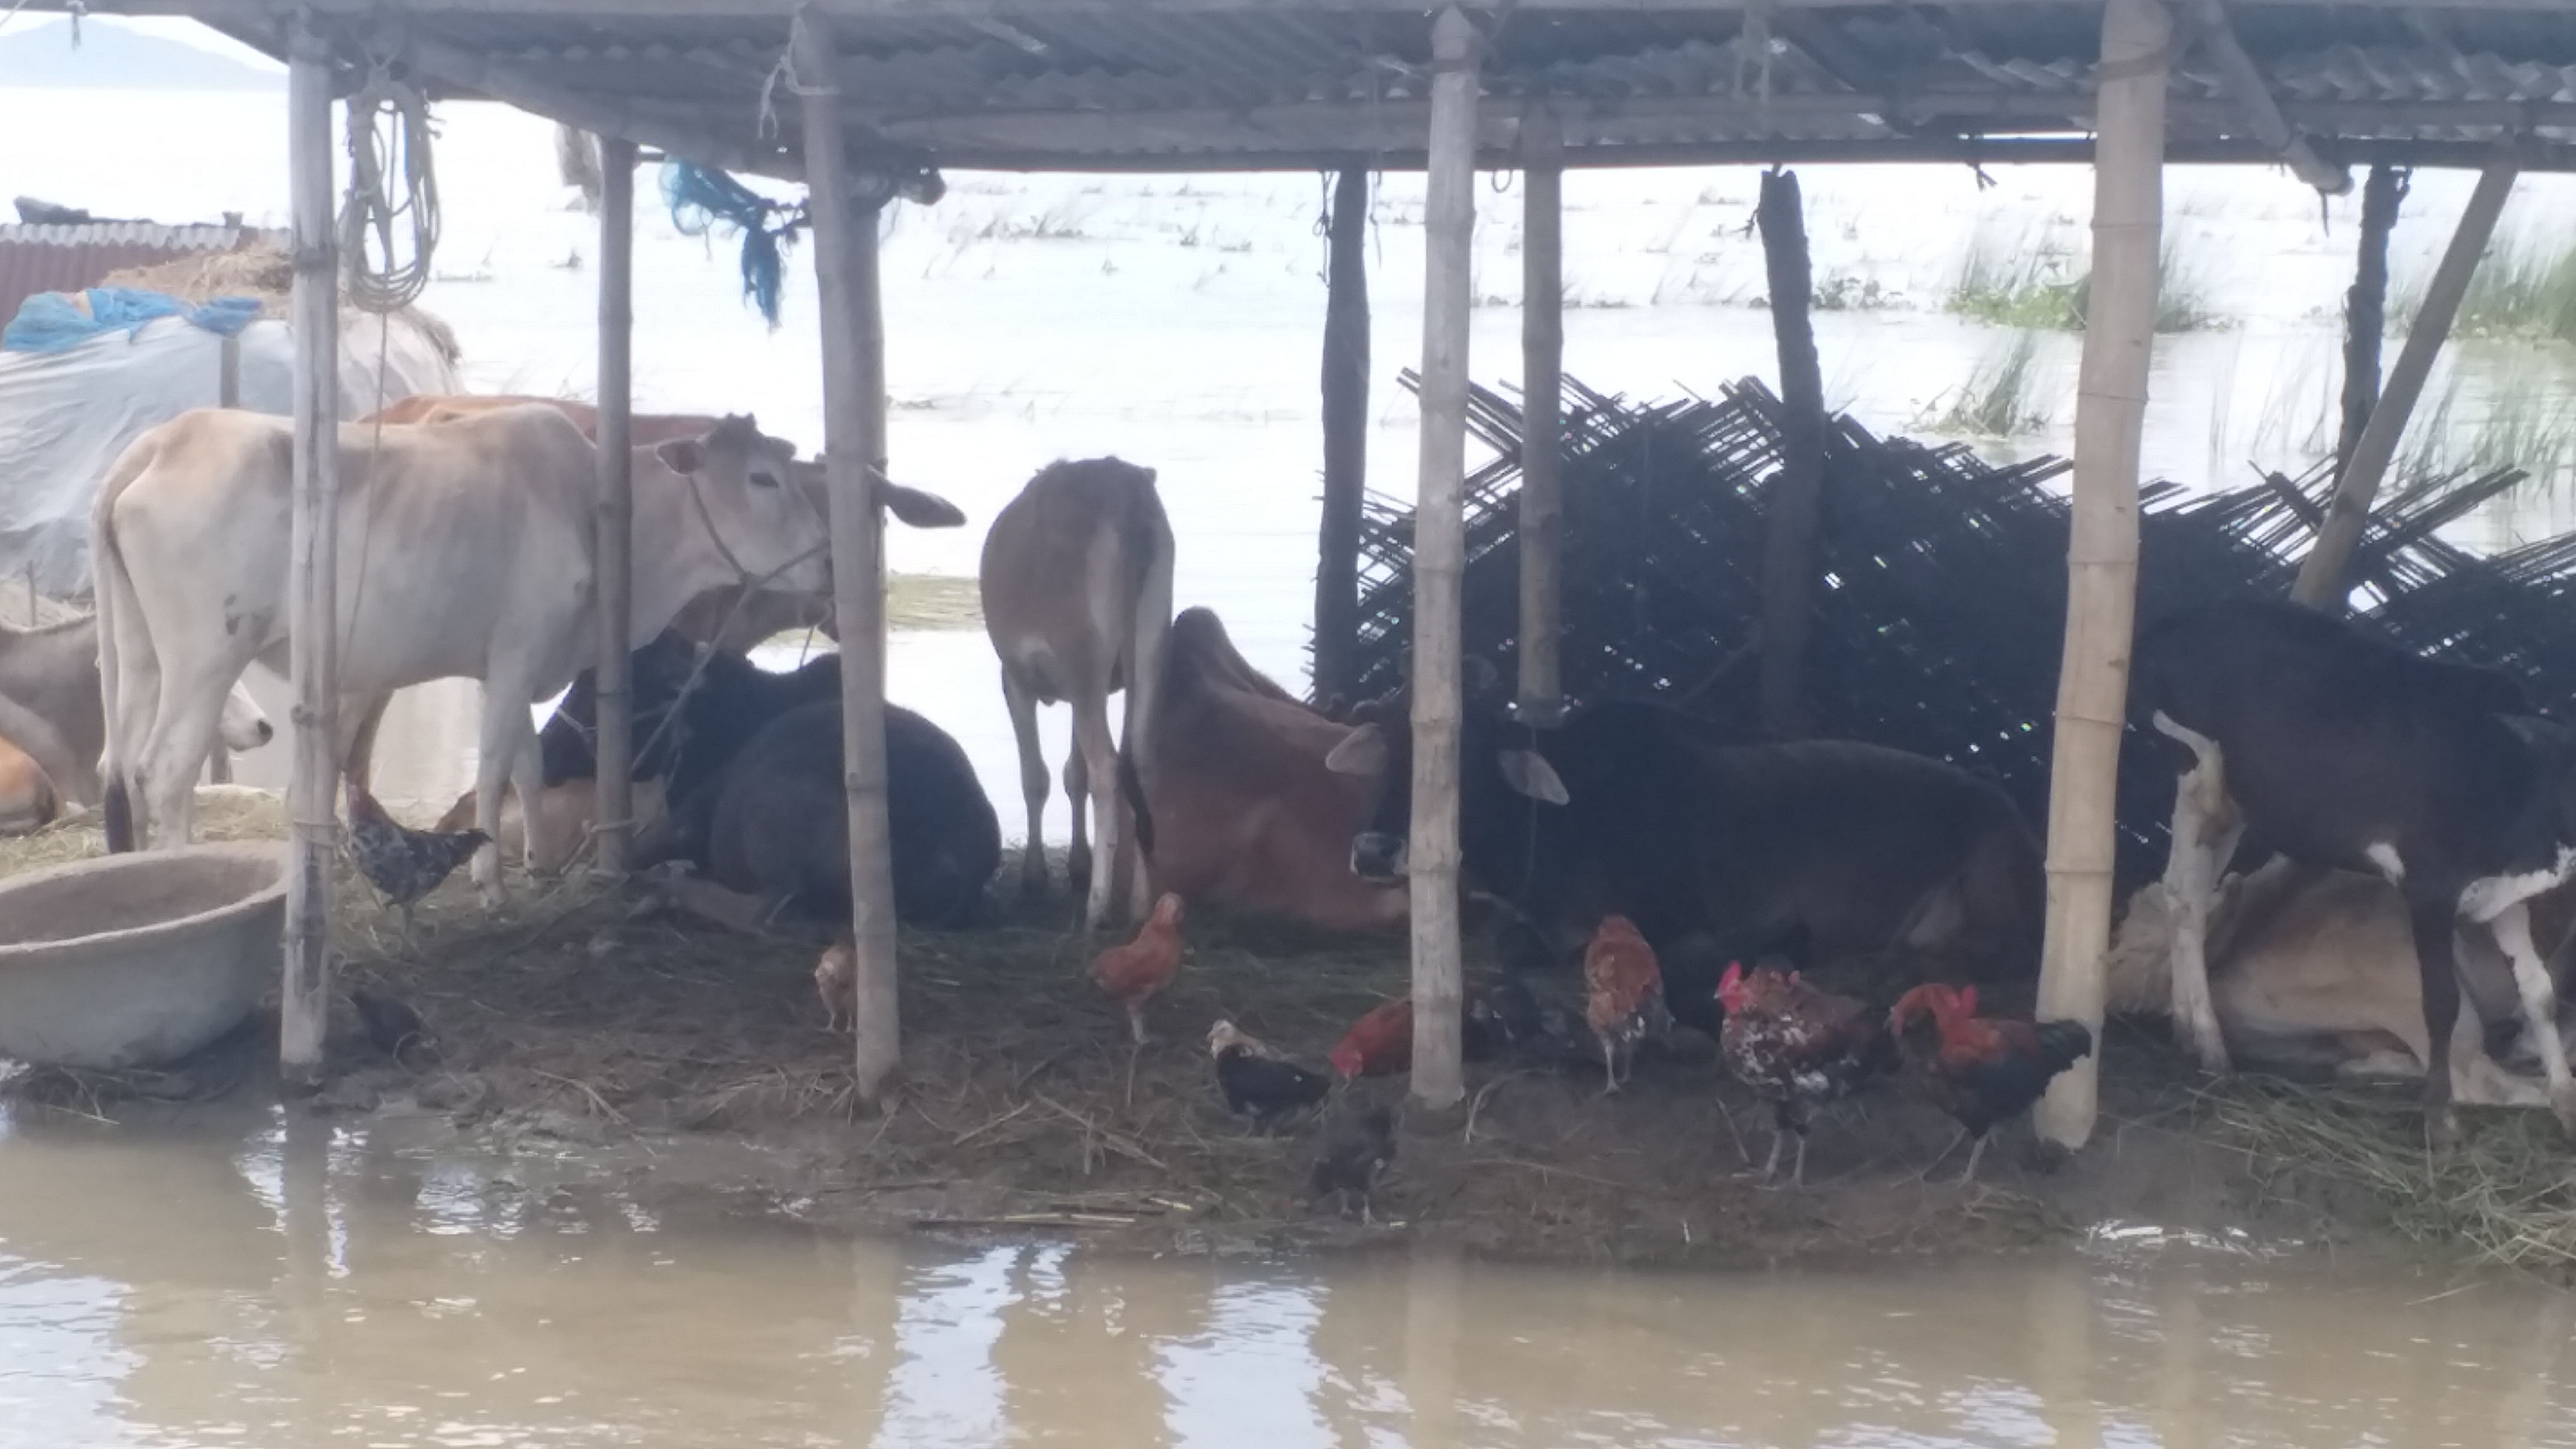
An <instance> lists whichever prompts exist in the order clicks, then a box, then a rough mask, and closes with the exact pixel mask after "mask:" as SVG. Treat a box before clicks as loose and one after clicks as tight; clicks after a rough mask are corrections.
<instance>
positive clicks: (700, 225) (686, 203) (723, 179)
mask: <svg viewBox="0 0 2576 1449" xmlns="http://www.w3.org/2000/svg"><path fill="white" fill-rule="evenodd" d="M662 200H663V201H664V203H666V204H667V205H669V207H670V208H671V225H673V226H675V227H677V228H679V230H680V234H681V235H682V236H707V235H711V234H712V233H713V232H714V231H715V229H716V228H717V227H718V226H720V225H721V226H728V227H731V228H733V229H734V230H735V231H738V232H740V233H742V294H743V295H744V296H745V297H748V298H750V299H751V301H752V303H753V304H754V305H756V306H758V307H759V308H760V315H761V316H762V317H763V318H764V319H766V320H767V321H768V323H769V325H770V326H771V327H773V328H774V327H776V326H777V325H778V292H779V276H780V272H781V270H782V257H783V256H784V253H785V249H786V248H788V247H790V246H792V245H794V244H795V241H796V234H797V233H798V232H800V231H803V230H804V229H805V206H804V203H802V202H786V201H772V200H770V199H769V198H768V197H765V196H763V195H761V194H760V193H758V192H756V191H754V190H752V189H751V188H750V187H748V186H745V185H743V184H742V183H741V182H739V181H736V180H734V179H733V178H732V177H731V176H728V175H726V174H725V173H724V172H721V171H710V170H707V169H706V168H704V167H701V166H693V165H691V164H689V163H688V162H686V161H679V160H672V161H665V162H663V163H662Z"/></svg>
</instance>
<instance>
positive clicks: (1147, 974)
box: [1091, 894, 1181, 1046]
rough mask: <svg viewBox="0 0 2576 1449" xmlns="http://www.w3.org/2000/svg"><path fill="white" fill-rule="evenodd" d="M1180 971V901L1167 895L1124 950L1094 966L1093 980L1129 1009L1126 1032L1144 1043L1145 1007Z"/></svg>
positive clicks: (1112, 952) (1105, 953) (1102, 956)
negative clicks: (1129, 1032)
mask: <svg viewBox="0 0 2576 1449" xmlns="http://www.w3.org/2000/svg"><path fill="white" fill-rule="evenodd" d="M1180 969H1181V898H1180V897H1179V896H1176V895H1170V894H1166V895H1165V896H1164V897H1163V898H1162V899H1161V900H1158V901H1156V902H1154V914H1153V915H1151V916H1149V917H1147V918H1146V920H1145V924H1144V926H1143V927H1142V928H1141V929H1139V930H1138V931H1137V932H1136V939H1135V940H1133V941H1130V942H1128V943H1127V944H1126V945H1124V946H1112V947H1110V948H1109V949H1108V950H1106V951H1103V952H1101V953H1100V955H1099V956H1098V957H1097V958H1095V959H1094V960H1093V961H1092V963H1091V979H1092V980H1094V981H1096V982H1098V983H1100V989H1101V990H1103V991H1106V992H1108V993H1109V994H1110V995H1111V996H1112V997H1115V998H1116V999H1117V1001H1118V1004H1119V1005H1121V1006H1124V1007H1126V1008H1127V1028H1128V1030H1129V1031H1131V1032H1133V1033H1134V1034H1135V1037H1136V1044H1137V1045H1139V1046H1142V1045H1144V1042H1145V1003H1146V1002H1148V1001H1151V1000H1152V999H1153V997H1154V993H1155V992H1157V991H1160V990H1162V989H1163V988H1164V987H1166V986H1168V985H1170V984H1171V981H1172V977H1173V976H1174V975H1175V974H1177V973H1178V972H1179V971H1180Z"/></svg>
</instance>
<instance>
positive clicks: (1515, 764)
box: [1501, 750, 1567, 805]
mask: <svg viewBox="0 0 2576 1449" xmlns="http://www.w3.org/2000/svg"><path fill="white" fill-rule="evenodd" d="M1501 763H1502V767H1503V783H1504V784H1506V785H1509V786H1511V787H1512V788H1513V789H1515V790H1518V791H1519V792H1520V793H1522V794H1524V795H1527V796H1528V797H1530V798H1531V799H1533V800H1536V801H1539V802H1540V803H1541V804H1546V805H1562V804H1564V803H1565V802H1566V798H1567V797H1566V793H1565V781H1564V779H1563V778H1562V777H1560V776H1559V775H1558V774H1557V773H1556V767H1555V766H1554V765H1551V764H1549V763H1548V762H1547V759H1546V757H1545V756H1542V755H1541V754H1539V752H1538V751H1536V750H1505V751H1503V753H1502V760H1501Z"/></svg>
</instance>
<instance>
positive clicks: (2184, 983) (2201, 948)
mask: <svg viewBox="0 0 2576 1449" xmlns="http://www.w3.org/2000/svg"><path fill="white" fill-rule="evenodd" d="M2155 726H2156V728H2157V729H2158V730H2159V731H2161V732H2163V733H2164V734H2166V735H2168V736H2171V737H2172V738H2174V739H2176V740H2179V741H2181V742H2182V743H2183V744H2184V745H2186V746H2188V747H2189V748H2190V750H2191V752H2192V754H2193V755H2194V756H2195V757H2196V758H2197V760H2198V763H2197V764H2195V765H2194V766H2193V767H2192V768H2191V769H2189V770H2187V771H2185V772H2184V773H2183V776H2182V779H2181V780H2180V781H2179V782H2178V783H2177V784H2176V786H2175V789H2174V813H2173V853H2172V855H2170V856H2169V857H2167V859H2166V861H2165V901H2166V905H2167V908H2168V909H2169V910H2171V911H2172V913H2173V939H2172V944H2171V946H2170V947H2169V948H2168V949H2169V950H2170V952H2171V963H2172V969H2171V978H2170V985H2169V988H2168V989H2169V990H2170V992H2171V996H2172V1009H2173V1024H2174V1033H2175V1035H2176V1036H2178V1037H2179V1038H2180V1039H2181V1042H2182V1044H2183V1045H2184V1046H2185V1047H2187V1048H2189V1049H2190V1051H2191V1054H2192V1055H2193V1056H2194V1057H2197V1058H2198V1059H2199V1061H2200V1064H2201V1066H2202V1068H2203V1069H2205V1070H2207V1071H2210V1072H2216V1073H2221V1074H2223V1073H2225V1072H2226V1071H2227V1070H2228V1061H2227V1039H2226V1037H2225V1035H2224V1034H2222V1033H2221V1032H2220V1031H2219V1028H2218V1007H2217V1005H2216V1003H2215V1002H2213V1001H2212V1000H2211V999H2210V994H2209V957H2208V947H2209V907H2210V902H2211V900H2212V899H2213V898H2214V897H2215V896H2216V894H2217V891H2218V876H2219V872H2221V871H2223V870H2225V869H2226V868H2227V861H2228V859H2229V857H2231V856H2233V855H2234V854H2235V853H2236V843H2237V840H2238V839H2239V838H2240V837H2241V836H2242V835H2243V834H2244V830H2245V826H2244V820H2243V818H2242V816H2241V815H2240V814H2239V813H2238V812H2237V809H2236V804H2235V802H2234V801H2232V800H2230V799H2229V798H2228V797H2227V772H2226V768H2225V764H2224V761H2223V760H2222V758H2221V756H2220V754H2219V751H2218V743H2217V741H2215V740H2212V739H2210V738H2208V737H2207V736H2205V735H2200V734H2197V733H2194V732H2193V731H2191V730H2188V729H2185V728H2183V727H2182V726H2180V725H2177V724H2175V723H2174V722H2173V721H2172V720H2170V719H2168V718H2166V717H2165V715H2164V714H2163V713H2162V712H2161V711H2160V712H2158V713H2157V715H2156V716H2155Z"/></svg>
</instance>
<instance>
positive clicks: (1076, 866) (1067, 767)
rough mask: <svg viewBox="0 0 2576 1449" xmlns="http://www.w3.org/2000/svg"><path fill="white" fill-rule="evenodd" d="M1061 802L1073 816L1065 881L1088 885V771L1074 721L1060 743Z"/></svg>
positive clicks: (1076, 885) (1079, 886) (1085, 887)
mask: <svg viewBox="0 0 2576 1449" xmlns="http://www.w3.org/2000/svg"><path fill="white" fill-rule="evenodd" d="M1064 803H1065V807H1066V809H1067V810H1068V811H1069V812H1070V813H1071V814H1072V816H1073V840H1072V841H1071V843H1069V844H1068V845H1066V846H1065V851H1064V878H1065V883H1066V884H1068V885H1071V886H1072V887H1073V888H1074V889H1076V890H1088V889H1090V887H1091V771H1090V769H1089V767H1088V766H1087V765H1085V763H1084V761H1083V758H1082V730H1081V727H1080V726H1079V725H1076V726H1075V727H1074V728H1073V729H1072V730H1071V731H1069V732H1068V737H1067V738H1066V740H1065V744H1064Z"/></svg>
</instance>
